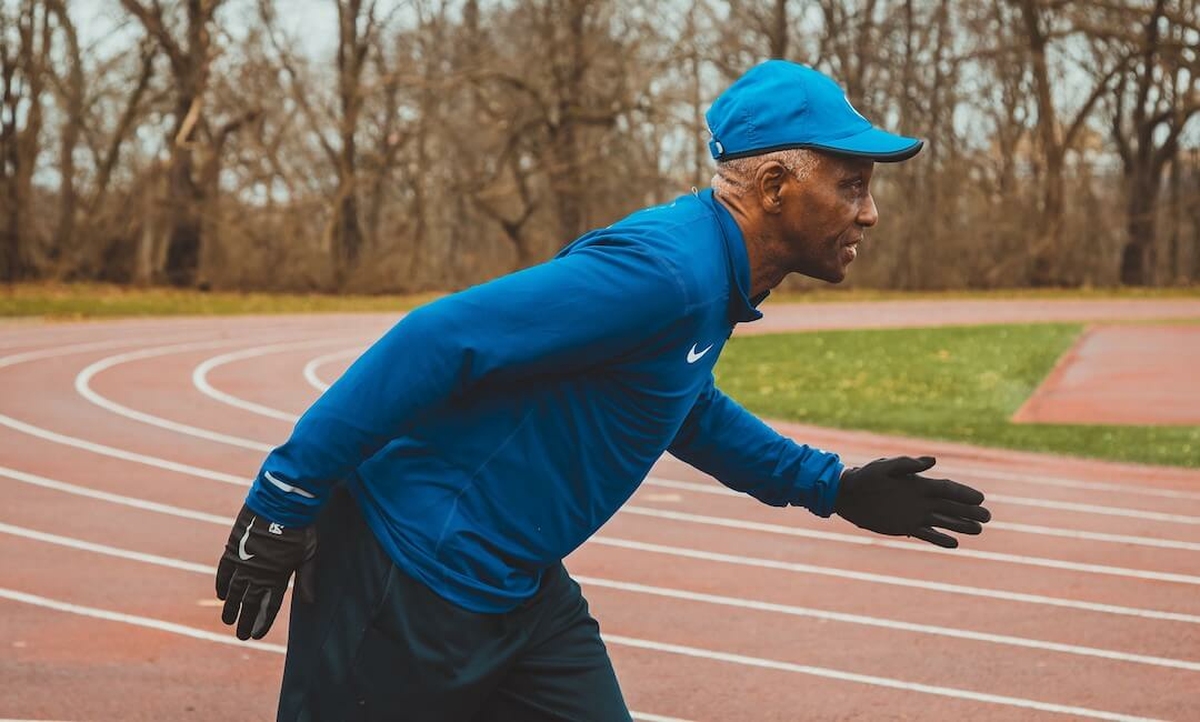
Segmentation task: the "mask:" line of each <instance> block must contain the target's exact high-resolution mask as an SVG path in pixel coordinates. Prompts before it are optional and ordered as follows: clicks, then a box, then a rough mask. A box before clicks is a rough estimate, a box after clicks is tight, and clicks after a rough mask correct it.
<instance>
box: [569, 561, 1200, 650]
mask: <svg viewBox="0 0 1200 722" xmlns="http://www.w3.org/2000/svg"><path fill="white" fill-rule="evenodd" d="M571 576H572V578H573V579H574V580H575V581H577V582H579V583H580V584H583V585H585V586H586V585H591V586H594V587H604V588H606V589H617V590H620V591H624V592H632V593H634V594H649V595H651V596H658V597H667V598H670V599H683V600H686V601H691V602H703V603H705V604H716V605H720V606H724V607H734V608H737V609H753V610H757V611H762V612H772V613H775V614H787V615H790V616H794V617H808V618H811V619H823V620H826V621H831V622H844V623H846V624H860V625H864V626H868V627H880V628H883V629H892V630H899V631H902V632H914V633H916V634H931V635H935V636H939V637H952V638H954V639H966V640H970V641H973V642H987V643H989V644H1000V645H1005V646H1011V647H1023V648H1026V649H1038V650H1042V651H1047V652H1062V653H1064V654H1074V655H1079V656H1084V657H1100V658H1102V659H1112V660H1117V661H1121V662H1133V663H1135V664H1146V665H1150V666H1153V667H1173V668H1175V669H1186V670H1188V671H1191V672H1200V662H1192V661H1189V660H1186V659H1172V658H1170V657H1156V656H1153V655H1145V654H1130V653H1127V652H1117V651H1113V650H1111V649H1100V648H1098V647H1084V646H1079V645H1075V644H1061V643H1058V642H1046V641H1042V640H1040V639H1028V638H1025V637H1014V636H1011V635H1007V634H988V633H986V632H973V631H971V630H968V629H958V628H956V627H942V626H938V625H932V624H913V623H910V622H902V621H900V620H896V619H886V618H881V617H872V616H867V615H863V614H846V613H843V612H831V611H828V610H824V609H812V608H809V607H799V606H795V605H791V604H776V603H772V602H763V601H758V600H755V599H743V598H741V597H728V596H723V595H719V594H704V593H700V592H689V591H685V590H682V589H673V588H671V587H656V586H651V585H647V584H635V583H632V582H620V581H615V580H612V579H601V578H599V577H589V576H582V575H577V574H572V575H571Z"/></svg>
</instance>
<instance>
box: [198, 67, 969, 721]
mask: <svg viewBox="0 0 1200 722" xmlns="http://www.w3.org/2000/svg"><path fill="white" fill-rule="evenodd" d="M708 122H709V127H710V130H711V132H712V141H711V143H710V147H711V150H712V153H713V156H714V158H715V159H716V160H717V163H718V166H717V175H716V177H715V178H714V179H713V189H712V190H707V191H704V192H701V193H692V194H688V195H684V196H682V197H680V198H678V199H677V200H675V201H674V202H672V203H670V204H668V205H664V206H658V207H654V208H648V209H645V210H642V211H639V212H637V213H634V214H633V215H631V216H629V217H628V218H625V219H624V220H621V221H619V222H617V223H614V224H613V225H611V226H609V227H607V228H604V229H600V230H596V231H593V232H590V233H588V234H586V235H584V236H583V237H581V238H579V239H578V240H576V241H575V242H574V243H572V244H571V245H569V246H567V247H566V248H565V249H563V250H562V252H561V253H559V254H558V255H557V256H556V257H555V258H554V259H553V260H551V261H549V262H547V263H544V264H542V265H539V266H536V267H533V268H530V269H527V270H524V271H521V272H518V273H514V274H512V275H509V276H505V277H503V278H500V279H497V280H494V281H492V282H490V283H486V284H483V285H481V286H478V287H475V288H472V289H469V290H467V291H464V292H462V293H458V294H454V295H452V296H448V297H446V298H443V299H441V300H439V301H436V302H434V303H431V304H429V305H428V306H425V307H423V308H420V309H417V310H415V311H413V312H412V313H410V314H409V315H408V316H406V317H405V318H404V319H403V320H402V321H400V322H399V323H398V324H397V325H396V326H395V327H393V328H392V329H391V330H390V331H389V332H388V333H387V334H385V335H384V336H383V338H381V339H380V340H379V341H378V342H376V343H375V344H374V345H373V346H372V347H371V348H370V349H369V350H368V351H367V352H366V353H364V354H363V356H362V357H361V358H359V359H358V361H356V362H355V363H354V365H353V366H351V367H350V369H349V370H348V371H347V372H346V373H345V374H344V375H343V376H342V377H341V378H340V379H339V380H338V381H337V383H335V384H334V385H333V386H332V387H331V388H330V389H329V390H328V391H327V392H326V393H325V394H324V395H323V396H322V397H321V398H320V399H318V400H317V401H316V403H314V404H313V405H312V407H311V408H310V409H309V410H308V411H307V412H306V413H305V414H304V416H303V417H302V418H301V419H300V421H299V422H297V424H296V427H295V429H294V431H293V433H292V435H291V437H290V439H289V440H288V441H287V442H286V443H285V444H283V445H282V446H280V447H279V448H277V449H275V450H274V451H273V452H271V454H270V455H269V456H268V457H267V459H266V460H265V462H264V463H263V466H262V469H261V471H260V472H259V475H258V477H257V479H256V480H255V482H254V485H253V487H252V489H251V491H250V494H249V496H248V497H247V499H246V505H245V506H244V507H243V509H242V511H241V513H240V514H239V515H238V518H237V521H236V523H235V525H234V528H233V530H232V532H231V533H230V536H229V541H228V544H227V545H226V549H225V553H224V555H223V556H222V558H221V562H220V567H219V570H218V572H217V595H218V596H219V597H220V598H221V599H223V600H225V607H224V613H223V614H222V619H223V620H224V621H225V623H226V624H231V625H232V624H235V623H236V624H237V635H238V637H240V638H242V639H246V638H249V637H254V638H260V637H262V636H263V635H264V634H266V632H267V630H268V629H269V628H270V626H271V623H272V621H273V620H274V618H275V615H276V612H277V611H278V609H279V606H280V603H281V601H282V597H283V594H284V591H285V589H286V586H287V582H288V580H289V578H290V577H291V575H292V573H293V571H296V572H297V594H296V596H295V598H294V600H293V603H292V615H291V627H290V633H289V638H288V654H287V661H286V666H285V671H284V678H283V690H282V694H281V698H280V703H279V713H278V719H280V720H289V721H290V720H328V721H330V722H334V721H336V722H342V721H343V720H360V719H362V720H439V721H446V720H463V721H467V720H572V721H579V720H597V721H603V722H608V721H610V720H628V719H629V712H628V711H627V710H626V707H625V703H624V701H623V699H622V696H621V692H620V688H619V687H618V684H617V680H616V676H615V675H614V673H613V669H612V665H611V663H610V661H609V658H608V654H607V652H606V651H605V648H604V645H603V643H602V642H601V639H600V635H599V629H598V627H597V624H596V622H595V620H594V619H592V617H591V616H590V615H589V614H588V607H587V603H586V602H585V600H584V599H583V596H582V595H581V593H580V589H579V586H578V585H577V584H576V583H575V582H574V581H573V580H572V579H571V578H570V576H568V574H567V572H566V570H565V569H564V568H563V565H562V562H561V560H562V559H563V558H564V557H565V556H567V555H568V554H569V553H570V552H571V551H572V550H574V549H575V548H576V547H578V546H579V545H580V544H582V543H583V542H584V541H585V540H587V538H588V537H589V536H591V535H592V534H593V533H594V532H595V531H596V530H597V529H599V528H600V526H601V525H602V524H604V522H605V521H607V520H608V519H609V517H611V516H612V515H613V514H614V513H616V511H617V510H618V509H619V508H620V506H621V505H622V504H623V503H624V502H625V500H626V499H628V498H629V497H630V495H631V494H633V492H634V490H635V489H637V487H638V485H639V484H640V483H641V481H642V480H643V479H644V478H645V476H646V474H647V473H648V472H649V471H650V468H651V466H652V465H653V464H654V463H655V461H656V460H657V459H658V458H659V456H660V455H661V454H662V453H663V452H664V451H669V452H671V453H672V454H674V455H675V456H677V457H679V458H680V459H682V460H684V461H686V462H688V463H689V464H692V465H693V466H695V467H697V468H698V469H701V470H702V471H705V472H708V473H709V474H712V475H713V476H715V477H716V478H717V479H719V480H720V481H721V482H722V483H724V484H726V485H728V486H730V487H732V488H734V489H737V490H739V491H743V492H745V493H747V494H750V495H752V496H754V497H755V498H757V499H759V500H760V501H763V502H765V503H767V504H772V505H776V506H787V505H793V506H803V507H806V508H808V509H809V510H810V511H811V512H813V513H814V514H817V515H819V516H823V517H828V516H830V515H831V514H833V513H837V514H839V515H840V516H842V517H844V518H846V519H848V520H849V521H851V522H853V523H854V524H857V525H858V526H861V527H863V528H866V529H870V530H873V531H876V532H879V533H883V534H893V535H911V536H914V537H917V538H920V539H924V540H926V541H929V542H932V543H934V544H938V545H941V546H944V547H953V546H955V545H956V543H957V542H956V540H955V539H954V538H953V537H951V536H949V535H947V534H946V533H945V532H944V531H939V529H941V530H946V531H952V532H958V533H963V534H978V533H979V532H980V530H981V526H980V524H981V523H983V522H986V521H987V520H988V518H989V514H988V512H987V510H986V509H984V508H983V507H982V506H980V505H981V503H982V502H983V495H982V494H980V493H979V492H978V491H975V490H974V489H971V488H969V487H966V486H963V485H961V484H957V483H955V482H952V481H948V480H939V479H929V478H926V477H923V476H921V475H920V473H921V472H923V471H925V470H927V469H929V468H930V467H931V466H932V465H933V463H934V461H933V459H931V458H928V457H923V458H918V459H913V458H907V457H902V458H892V459H880V460H878V461H875V462H872V463H870V464H867V465H865V466H863V467H861V468H855V469H844V467H843V465H842V463H841V461H840V460H839V458H838V456H837V455H836V454H831V453H827V452H824V451H821V450H819V449H815V448H811V447H808V446H802V445H800V444H797V443H795V442H793V441H792V440H790V439H787V438H785V437H783V436H781V435H779V434H778V433H776V432H774V431H773V430H771V429H770V428H769V427H767V426H766V425H765V424H763V423H762V422H761V421H759V420H758V419H757V418H755V417H754V416H753V415H751V414H750V413H749V412H747V411H746V410H745V409H743V408H742V407H741V406H739V405H738V404H737V403H735V402H734V401H732V400H731V399H729V398H728V397H727V396H725V395H724V394H722V393H721V391H720V390H719V389H717V388H716V386H715V385H714V384H713V375H712V369H713V366H714V365H715V364H716V362H717V359H718V358H719V357H720V355H721V350H722V348H723V347H724V346H725V343H726V341H727V339H728V338H729V336H730V334H731V333H732V332H733V329H734V327H735V326H736V325H737V324H739V323H745V322H750V321H754V320H756V319H758V318H760V317H761V315H762V314H761V313H759V311H758V310H757V306H758V304H759V303H760V302H761V301H762V300H763V299H764V297H765V296H766V295H767V293H768V292H769V291H770V289H771V288H772V287H774V286H776V285H777V284H779V282H780V281H782V280H783V278H784V277H785V276H787V275H788V274H789V273H802V274H805V275H808V276H813V277H815V278H820V279H823V280H826V281H829V282H831V283H837V282H839V281H841V280H842V279H843V278H844V276H845V274H846V268H847V266H848V265H849V264H850V263H851V262H853V261H854V258H855V257H856V256H857V254H858V248H859V244H860V243H861V241H862V239H863V234H864V232H865V230H866V229H867V228H869V227H871V226H873V225H875V223H876V221H877V220H878V213H877V211H876V208H875V202H874V200H873V199H872V198H871V192H870V182H871V173H872V169H873V166H874V163H875V162H877V161H899V160H904V159H907V158H909V157H911V156H913V155H915V154H916V153H917V152H918V151H919V150H920V147H921V142H920V141H918V140H915V139H911V138H905V137H901V136H895V135H891V134H889V133H886V132H884V131H882V130H878V129H875V128H873V127H872V126H871V124H870V123H869V122H868V121H867V120H866V119H865V118H863V117H862V116H861V115H859V114H858V112H857V111H855V110H854V108H853V107H851V105H850V104H849V103H848V102H847V101H846V98H845V96H844V95H843V93H842V92H841V90H840V89H839V88H838V87H837V85H836V84H834V83H833V82H832V81H831V80H829V79H828V78H826V77H825V76H823V75H821V74H820V73H818V72H816V71H814V70H811V69H809V68H806V67H803V66H800V65H796V64H793V63H788V62H783V61H770V62H767V63H765V64H763V65H760V66H758V67H756V68H754V69H752V70H750V71H749V72H748V73H747V74H746V75H745V76H744V77H742V78H741V79H739V80H738V81H737V82H736V83H734V84H733V86H731V87H730V88H729V89H728V90H727V91H726V92H725V93H724V94H722V95H721V96H720V97H719V98H718V99H717V101H716V102H715V103H714V104H713V106H712V108H711V109H710V111H709V113H708ZM318 538H319V539H320V547H317V539H318ZM297 570H298V571H297Z"/></svg>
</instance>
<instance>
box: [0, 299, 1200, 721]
mask: <svg viewBox="0 0 1200 722" xmlns="http://www.w3.org/2000/svg"><path fill="white" fill-rule="evenodd" d="M968 305H969V306H970V308H971V309H973V315H969V317H968V316H964V315H963V314H964V312H963V310H962V309H963V308H964V307H965V306H968ZM766 311H767V319H769V320H770V326H767V324H765V323H764V324H763V326H764V328H763V330H781V329H783V328H789V327H792V328H811V327H829V326H830V324H831V323H832V322H834V321H838V322H839V323H840V324H841V325H853V326H863V325H905V324H908V325H924V324H927V323H933V322H941V321H945V320H946V319H949V322H954V323H965V322H970V321H975V322H983V321H1016V320H1021V318H1022V316H1021V315H1020V314H1021V313H1025V314H1026V315H1025V316H1024V318H1029V314H1030V313H1032V314H1033V316H1032V318H1034V319H1037V320H1053V319H1060V320H1105V319H1112V318H1131V317H1136V318H1154V317H1159V318H1165V317H1171V318H1182V317H1191V318H1196V317H1200V303H1196V302H1190V301H1168V302H1147V303H1128V302H1125V303H1120V304H1115V303H1111V302H1096V303H1079V302H1067V303H1063V304H1055V303H1048V302H1044V301H1040V302H1037V303H1036V304H1033V305H1030V304H1024V303H1022V302H1015V303H1014V302H995V303H983V304H962V303H954V304H953V305H952V306H931V305H930V304H928V303H925V302H917V303H883V304H859V305H855V306H853V307H848V306H847V307H843V306H842V305H840V304H837V305H822V306H813V305H809V306H803V307H799V306H798V307H781V306H774V307H772V306H768V308H767V309H766ZM390 323H391V319H389V318H384V317H380V316H319V317H291V318H282V319H281V318H238V319H183V320H180V319H173V320H155V321H144V320H138V321H122V322H104V323H90V324H58V325H45V324H35V323H28V322H23V323H18V324H6V325H3V326H0V390H2V393H0V488H2V491H3V498H4V500H5V501H4V505H3V507H2V509H0V558H2V559H3V560H4V561H3V564H0V648H2V649H3V650H4V653H3V654H0V718H6V717H7V718H22V719H55V720H164V719H166V720H227V719H238V720H261V719H269V718H271V717H272V714H273V708H274V700H275V694H276V691H277V687H278V682H279V675H280V670H281V667H282V655H281V654H280V651H281V649H282V647H281V645H282V644H283V642H284V634H283V630H284V629H286V626H285V624H283V623H277V625H276V628H275V630H274V631H272V633H271V634H270V635H269V637H268V639H267V640H265V642H266V643H267V644H265V645H264V644H259V645H256V646H251V645H246V644H240V643H238V642H236V640H234V639H233V637H232V635H231V634H230V633H229V631H228V629H227V628H225V627H223V626H222V625H221V624H220V621H219V620H218V614H219V610H218V608H217V607H215V606H214V604H213V600H212V596H213V595H212V578H211V571H210V567H211V566H212V565H213V564H215V561H216V558H217V556H218V554H219V551H220V549H221V546H222V545H223V543H224V538H225V535H226V533H227V529H228V521H226V518H227V517H229V516H231V515H232V514H233V513H234V511H235V510H236V509H237V508H238V506H239V504H240V501H241V499H242V497H243V495H244V493H245V488H244V484H245V481H244V480H246V479H248V478H249V477H250V476H251V475H252V474H253V473H254V471H255V470H256V469H257V467H258V464H259V462H260V461H261V459H262V456H263V453H264V450H265V449H267V448H269V447H270V446H272V445H274V444H276V443H279V442H280V441H282V440H283V439H284V438H285V437H286V435H287V434H288V432H289V430H290V428H291V423H290V421H289V420H288V418H287V416H288V414H297V413H299V412H301V411H302V410H303V409H304V408H305V407H306V406H307V405H308V403H310V402H311V400H312V399H313V398H314V397H315V396H316V394H317V393H318V391H317V388H315V387H314V386H313V384H312V383H310V381H313V382H316V383H317V385H319V384H320V383H323V382H328V381H329V380H331V379H333V378H335V377H336V376H337V374H338V373H339V372H340V371H341V369H343V368H344V367H345V364H346V363H347V361H348V359H349V358H350V357H351V356H352V355H353V354H354V353H355V349H356V348H358V347H361V346H362V345H363V344H366V343H368V342H369V341H370V340H372V339H373V338H375V337H376V336H378V334H379V333H381V332H382V331H383V330H384V329H385V328H386V327H387V326H388V325H389V324H390ZM339 352H341V354H340V355H339ZM1192 383H1193V384H1196V383H1200V382H1197V381H1195V380H1193V382H1192ZM272 409H274V411H272ZM780 428H781V429H782V430H784V431H785V432H786V433H789V434H792V435H793V436H795V437H796V438H797V439H800V440H802V441H805V442H809V443H814V444H816V445H819V446H822V447H824V448H829V449H835V450H838V451H839V452H842V453H843V456H844V457H846V458H847V459H848V460H849V461H851V462H858V461H862V460H865V459H867V458H873V457H876V456H880V455H885V454H892V453H935V454H937V455H938V457H939V459H940V464H939V467H938V468H939V469H943V470H944V471H945V472H946V473H947V474H953V475H954V476H956V477H958V478H960V479H962V480H964V481H967V482H970V483H974V484H976V485H978V486H980V487H981V488H983V489H984V490H985V491H986V492H987V493H988V495H989V499H990V500H989V506H990V507H991V508H992V510H993V513H994V515H995V521H994V522H993V524H992V525H991V527H990V528H989V529H988V530H987V532H986V533H985V534H984V535H983V536H982V537H979V538H977V539H969V540H967V541H966V543H965V544H964V545H963V548H962V549H960V550H958V551H957V552H952V553H944V552H939V551H936V550H934V549H933V548H932V547H929V546H928V545H923V544H917V543H913V542H908V541H905V540H900V539H890V538H883V537H875V536H871V535H868V534H865V533H862V532H860V531H858V530H857V529H854V528H853V527H851V526H850V525H848V524H846V523H844V522H841V521H839V520H832V521H826V520H821V519H817V518H815V517H813V516H811V515H809V514H808V513H807V512H805V511H803V510H799V509H791V510H780V509H772V508H768V507H765V506H762V505H760V504H758V503H757V502H754V501H753V500H750V499H746V498H741V497H738V496H737V495H734V494H731V493H725V491H724V488H723V487H721V486H720V485H718V484H716V483H715V482H713V481H712V480H710V479H707V478H706V477H704V476H703V475H702V474H699V473H697V472H696V471H694V470H692V469H690V468H688V467H686V466H684V465H683V464H680V463H678V462H676V461H674V460H672V459H669V458H667V459H664V460H663V461H662V462H661V463H660V464H659V466H658V467H657V468H656V470H655V472H654V476H653V477H652V478H651V479H650V480H648V482H647V483H646V484H645V485H643V487H642V489H641V490H640V491H639V492H638V493H637V494H636V495H635V496H634V498H633V499H632V500H631V502H630V503H629V504H628V505H627V507H626V508H625V509H624V510H623V511H622V512H621V513H620V514H618V515H617V517H616V518H615V519H614V520H613V521H612V522H610V523H609V524H608V525H607V526H606V527H605V528H604V529H603V530H602V531H601V533H600V534H599V535H598V536H597V537H596V538H595V539H593V540H592V541H590V542H589V543H588V544H587V545H585V546H584V547H583V548H582V549H580V550H579V551H578V552H577V553H576V554H574V555H573V556H572V557H571V558H570V559H569V560H568V565H569V567H570V569H571V571H572V573H573V574H575V575H576V576H577V577H579V578H580V580H581V582H582V583H583V585H584V588H585V591H586V593H587V595H588V597H589V599H590V601H591V603H592V607H593V611H594V613H595V614H596V615H597V617H598V618H599V620H600V622H601V625H602V628H603V630H604V633H605V635H606V638H607V639H608V642H609V648H610V650H611V652H612V655H613V658H614V662H615V664H616V666H617V671H618V674H619V675H620V677H621V680H622V684H623V687H624V689H625V692H626V696H627V698H628V700H629V702H630V705H631V706H632V708H633V709H634V710H636V711H637V712H638V714H639V716H640V718H642V719H662V718H665V717H670V718H684V719H689V720H795V719H860V720H881V719H918V718H919V719H931V720H942V719H972V720H1028V719H1070V718H1072V717H1074V718H1085V719H1086V718H1099V719H1130V718H1134V717H1144V718H1160V719H1174V720H1189V719H1193V720H1194V719H1197V718H1200V472H1198V471H1189V470H1178V469H1163V468H1153V467H1142V466H1135V465H1128V464H1108V463H1100V462H1086V461H1077V460H1070V459H1063V458H1058V457H1050V456H1041V455H1035V454H1022V453H1012V452H1002V451H995V450H986V449H978V448H972V447H966V446H961V445H956V444H948V443H945V442H918V441H913V440H904V439H896V438H890V437H882V436H877V435H871V434H862V433H853V432H840V431H831V430H828V429H818V428H814V427H802V426H796V425H780ZM146 502H150V503H151V504H149V505H147V504H146ZM154 505H158V506H154ZM172 625H173V626H172Z"/></svg>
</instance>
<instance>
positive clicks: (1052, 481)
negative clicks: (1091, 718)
mask: <svg viewBox="0 0 1200 722" xmlns="http://www.w3.org/2000/svg"><path fill="white" fill-rule="evenodd" d="M354 353H358V349H354V350H349V351H341V353H337V354H329V355H325V356H319V357H317V359H313V360H312V361H310V362H308V363H307V365H306V366H305V372H304V377H305V380H306V381H308V384H310V385H311V386H312V387H313V389H317V390H318V391H325V390H326V389H329V384H326V383H325V381H323V380H322V379H320V378H319V377H318V375H317V374H316V368H317V367H319V366H320V365H324V363H325V362H328V361H332V360H335V359H338V357H343V356H349V355H352V354H354ZM943 468H946V469H948V470H950V471H953V470H954V469H962V474H966V475H972V476H982V477H984V479H995V480H998V481H1015V482H1020V483H1033V485H1039V486H1055V487H1062V488H1069V489H1086V491H1091V492H1110V493H1121V494H1133V495H1139V497H1160V498H1165V499H1194V500H1200V492H1186V491H1178V489H1156V488H1147V487H1139V486H1132V485H1121V483H1105V482H1097V481H1081V480H1078V479H1064V477H1061V476H1044V475H1028V474H1013V473H1009V471H995V470H991V469H985V468H979V467H961V465H954V464H953V463H952V464H949V465H946V464H943ZM1030 533H1031V534H1043V533H1040V531H1032V530H1030ZM1084 539H1088V537H1084ZM1097 541H1099V540H1097Z"/></svg>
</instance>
